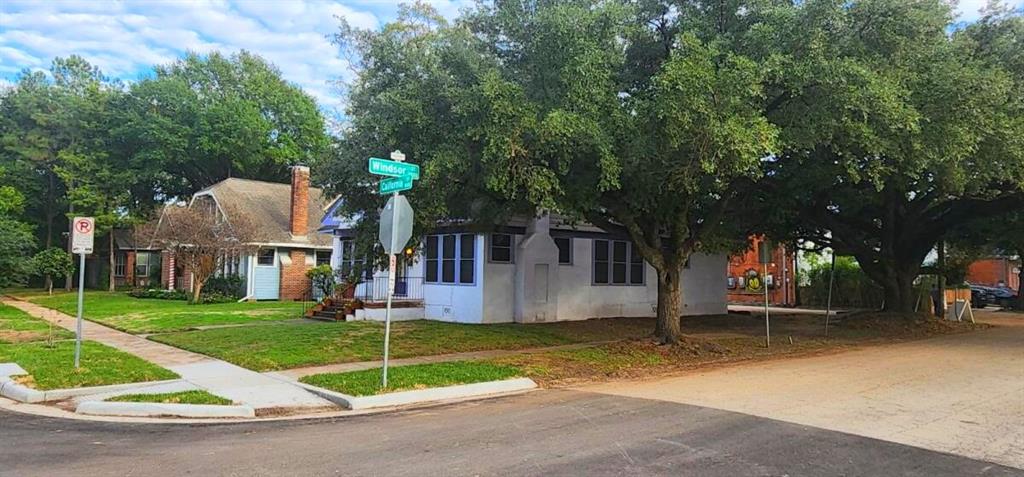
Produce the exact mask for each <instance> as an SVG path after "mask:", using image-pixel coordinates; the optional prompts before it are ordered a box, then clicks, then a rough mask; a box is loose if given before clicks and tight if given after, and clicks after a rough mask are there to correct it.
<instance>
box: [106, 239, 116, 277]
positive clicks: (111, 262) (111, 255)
mask: <svg viewBox="0 0 1024 477" xmlns="http://www.w3.org/2000/svg"><path fill="white" fill-rule="evenodd" d="M114 253H115V252H114V228H113V227H111V228H110V257H109V261H110V271H109V273H108V274H107V275H108V281H109V282H110V283H109V284H108V285H107V291H114V290H116V289H117V287H116V286H115V285H116V283H115V281H116V278H114Z"/></svg>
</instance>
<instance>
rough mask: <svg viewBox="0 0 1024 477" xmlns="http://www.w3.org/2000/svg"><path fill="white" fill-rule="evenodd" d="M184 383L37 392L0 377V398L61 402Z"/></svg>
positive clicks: (173, 381)
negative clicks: (81, 397)
mask: <svg viewBox="0 0 1024 477" xmlns="http://www.w3.org/2000/svg"><path fill="white" fill-rule="evenodd" d="M184 382H185V381H184V380H181V379H172V380H167V381H145V382H141V383H126V384H111V385H109V386H92V387H86V388H69V389H53V390H49V391H39V390H37V389H32V388H29V387H26V386H22V385H20V384H18V383H15V382H14V381H12V380H10V378H7V377H0V396H3V397H6V398H8V399H13V400H15V401H20V402H27V403H37V402H47V401H61V400H64V399H68V398H72V397H76V396H89V395H93V394H109V393H119V394H126V393H125V392H123V391H134V390H142V389H146V388H150V387H153V386H161V385H167V384H177V383H184Z"/></svg>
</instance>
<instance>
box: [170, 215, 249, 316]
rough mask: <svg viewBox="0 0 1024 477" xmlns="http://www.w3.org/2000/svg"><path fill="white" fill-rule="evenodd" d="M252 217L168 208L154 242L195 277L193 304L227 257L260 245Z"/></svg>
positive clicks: (193, 278)
mask: <svg viewBox="0 0 1024 477" xmlns="http://www.w3.org/2000/svg"><path fill="white" fill-rule="evenodd" d="M258 230H259V229H258V227H256V225H255V224H254V222H253V221H252V219H251V217H250V216H249V215H248V214H245V213H244V212H241V211H236V210H222V209H216V210H210V209H208V208H204V207H183V206H168V207H166V208H164V211H163V214H162V215H161V217H160V219H159V223H158V224H157V225H156V227H155V231H154V242H155V243H157V244H159V245H161V246H162V247H163V248H165V249H166V250H169V251H170V252H171V254H173V256H174V259H175V260H176V261H177V263H180V264H182V265H184V266H185V267H186V268H187V269H188V270H189V271H190V272H191V273H192V303H199V302H200V299H199V297H200V295H201V294H202V291H203V285H205V284H206V281H207V280H208V279H209V278H210V277H211V276H213V274H214V273H215V272H216V271H217V270H219V269H220V268H221V266H223V264H224V259H225V257H230V256H236V255H241V254H246V253H251V252H253V251H254V250H255V248H256V247H255V245H253V244H254V243H255V242H257V241H258V235H259V234H258Z"/></svg>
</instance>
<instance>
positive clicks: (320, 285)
mask: <svg viewBox="0 0 1024 477" xmlns="http://www.w3.org/2000/svg"><path fill="white" fill-rule="evenodd" d="M306 277H308V278H309V279H310V281H312V282H313V289H314V290H318V291H319V292H320V294H321V296H324V297H328V296H331V295H332V294H333V293H334V285H335V283H334V269H332V268H331V266H330V265H320V266H318V267H313V268H310V269H309V270H306Z"/></svg>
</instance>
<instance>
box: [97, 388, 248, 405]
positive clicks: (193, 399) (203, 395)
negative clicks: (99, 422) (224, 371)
mask: <svg viewBox="0 0 1024 477" xmlns="http://www.w3.org/2000/svg"><path fill="white" fill-rule="evenodd" d="M107 401H111V402H155V403H160V404H212V405H218V406H227V405H230V404H233V402H232V401H231V400H230V399H224V398H222V397H220V396H216V395H213V394H210V393H208V392H206V391H201V390H193V391H181V392H176V393H162V394H126V395H124V396H114V397H112V398H110V399H107Z"/></svg>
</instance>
